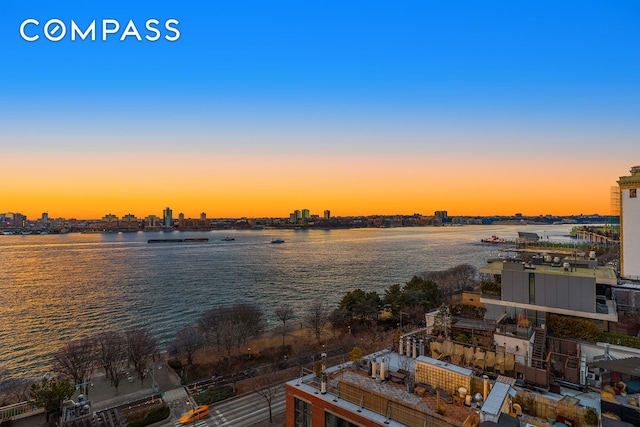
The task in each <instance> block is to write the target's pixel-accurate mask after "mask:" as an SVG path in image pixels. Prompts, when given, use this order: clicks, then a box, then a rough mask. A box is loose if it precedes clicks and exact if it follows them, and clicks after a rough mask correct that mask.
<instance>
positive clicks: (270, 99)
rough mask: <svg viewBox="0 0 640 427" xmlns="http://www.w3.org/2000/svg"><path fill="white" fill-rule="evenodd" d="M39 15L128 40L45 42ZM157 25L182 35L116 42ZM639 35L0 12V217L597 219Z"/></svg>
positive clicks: (318, 6)
mask: <svg viewBox="0 0 640 427" xmlns="http://www.w3.org/2000/svg"><path fill="white" fill-rule="evenodd" d="M28 18H35V19H37V20H39V21H40V26H39V27H35V26H31V27H28V28H29V33H30V34H39V35H41V37H40V39H39V40H38V41H35V42H27V41H25V40H23V39H22V38H21V36H20V33H19V28H20V24H21V23H22V22H23V21H24V20H25V19H28ZM52 18H57V19H61V20H62V21H63V22H65V23H66V26H67V27H68V29H69V28H70V25H71V24H70V22H71V20H74V21H75V22H76V23H77V24H78V25H79V26H80V27H82V28H84V27H86V26H87V25H88V24H89V23H90V22H91V20H93V19H95V20H97V22H98V27H100V23H101V21H102V20H103V19H118V20H119V22H120V23H121V25H122V27H123V28H121V30H120V32H119V33H118V34H116V35H111V36H109V38H108V40H107V41H102V40H101V35H102V34H101V30H100V29H98V31H97V37H98V41H94V42H92V41H89V40H86V41H80V40H76V41H74V42H72V41H71V40H70V38H69V34H67V36H66V37H65V38H64V39H63V40H62V41H60V42H50V41H48V40H46V39H45V38H44V37H43V36H42V27H43V26H44V24H45V22H46V21H48V20H49V19H52ZM150 18H155V19H158V20H159V21H161V23H162V22H164V21H165V20H167V19H169V18H174V19H177V20H178V21H179V24H178V28H179V30H180V38H179V39H178V40H177V41H175V42H169V41H167V40H164V39H161V40H159V41H157V42H148V41H142V42H139V41H137V40H135V38H133V37H129V38H128V39H127V40H125V41H120V40H119V37H120V35H121V34H122V30H123V29H124V26H126V23H127V22H128V21H129V20H130V19H132V20H133V21H134V22H135V24H136V27H137V28H138V30H139V31H140V33H141V36H142V37H144V35H146V34H148V32H147V31H146V30H145V21H146V20H147V19H150ZM639 22H640V2H638V1H636V0H629V1H616V2H602V1H585V0H582V1H561V2H558V1H539V0H537V1H528V2H526V1H512V0H510V1H495V0H491V1H489V0H484V1H447V2H442V1H427V0H422V1H403V2H391V1H386V2H377V1H344V0H343V1H324V0H323V1H315V2H313V1H299V0H298V1H224V2H223V1H206V2H205V1H199V2H196V1H191V2H178V1H173V2H168V1H158V0H154V1H147V0H142V1H120V0H112V1H86V0H84V1H62V0H59V1H54V0H34V1H29V2H26V1H12V0H3V1H2V2H0V47H1V51H0V52H1V55H2V59H1V60H0V101H1V102H0V141H1V142H2V152H0V160H1V163H0V164H1V165H2V166H1V169H0V170H1V171H2V178H3V185H2V186H1V187H0V212H22V213H23V214H26V215H27V216H28V217H29V218H36V217H39V216H40V215H41V213H42V212H45V211H47V212H49V215H50V216H51V217H76V218H100V217H102V216H104V215H105V214H107V213H113V214H116V215H118V216H122V215H125V214H127V213H133V214H135V215H137V216H139V217H144V216H146V215H149V214H156V215H161V213H162V209H163V208H164V207H165V206H171V208H172V209H173V211H174V212H175V213H176V215H177V213H179V212H183V213H184V214H185V215H186V216H187V217H196V216H198V215H199V214H200V212H203V211H204V212H206V213H207V216H209V217H240V216H249V217H252V216H255V217H261V216H268V217H286V216H288V214H289V212H291V211H293V210H294V209H303V208H307V209H310V210H311V212H312V213H317V214H322V212H323V210H325V209H330V210H331V212H332V215H337V216H343V215H370V214H412V213H415V212H417V213H421V214H423V215H431V214H432V213H433V212H434V211H435V210H447V211H449V214H450V215H512V214H514V213H516V212H521V213H523V214H525V215H538V214H557V215H569V214H580V213H583V214H592V213H600V214H608V213H609V212H610V205H609V189H610V187H611V186H614V185H616V180H617V179H618V178H619V177H620V176H622V175H628V173H629V169H630V167H631V166H633V165H637V164H640V43H639V41H640V25H639V24H638V23H639ZM164 34H166V31H163V33H162V35H164Z"/></svg>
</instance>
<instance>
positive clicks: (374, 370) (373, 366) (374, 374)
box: [371, 360, 376, 378]
mask: <svg viewBox="0 0 640 427" xmlns="http://www.w3.org/2000/svg"><path fill="white" fill-rule="evenodd" d="M375 377H376V361H375V360H372V361H371V378H375Z"/></svg>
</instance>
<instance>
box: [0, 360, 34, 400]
mask: <svg viewBox="0 0 640 427" xmlns="http://www.w3.org/2000/svg"><path fill="white" fill-rule="evenodd" d="M30 385H31V384H30V382H29V381H28V380H26V379H21V378H12V377H11V373H10V372H9V370H8V369H6V368H4V367H3V366H0V406H4V405H9V404H11V403H17V402H20V401H23V400H27V395H28V393H27V392H28V389H29V387H30Z"/></svg>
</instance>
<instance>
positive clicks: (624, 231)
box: [618, 166, 640, 280]
mask: <svg viewBox="0 0 640 427" xmlns="http://www.w3.org/2000/svg"><path fill="white" fill-rule="evenodd" d="M618 185H619V187H620V275H621V276H622V277H624V278H627V279H632V280H640V239H637V238H634V237H635V236H639V235H640V198H639V197H640V195H639V194H638V193H639V191H638V189H640V166H633V167H632V168H631V174H630V175H628V176H621V177H620V179H619V180H618Z"/></svg>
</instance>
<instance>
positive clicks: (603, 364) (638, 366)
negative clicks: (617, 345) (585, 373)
mask: <svg viewBox="0 0 640 427" xmlns="http://www.w3.org/2000/svg"><path fill="white" fill-rule="evenodd" d="M589 367H590V368H600V369H606V370H607V371H612V372H620V373H621V374H627V375H632V376H634V377H640V357H627V358H626V359H618V360H598V361H596V362H591V363H589Z"/></svg>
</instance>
